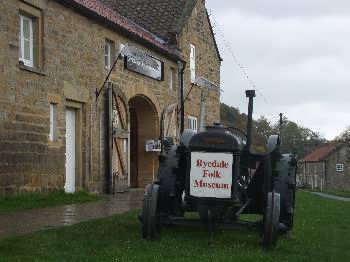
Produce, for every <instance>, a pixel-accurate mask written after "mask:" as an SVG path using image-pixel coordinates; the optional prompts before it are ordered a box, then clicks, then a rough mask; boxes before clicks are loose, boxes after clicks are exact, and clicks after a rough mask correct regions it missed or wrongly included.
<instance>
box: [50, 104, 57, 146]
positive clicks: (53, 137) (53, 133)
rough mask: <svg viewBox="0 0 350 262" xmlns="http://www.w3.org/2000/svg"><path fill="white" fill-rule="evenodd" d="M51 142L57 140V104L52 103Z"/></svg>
mask: <svg viewBox="0 0 350 262" xmlns="http://www.w3.org/2000/svg"><path fill="white" fill-rule="evenodd" d="M49 138H50V141H51V142H55V141H57V104H55V103H50V134H49Z"/></svg>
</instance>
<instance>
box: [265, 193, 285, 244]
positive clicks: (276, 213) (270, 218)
mask: <svg viewBox="0 0 350 262" xmlns="http://www.w3.org/2000/svg"><path fill="white" fill-rule="evenodd" d="M280 201H281V200H280V194H278V193H276V192H269V193H268V195H267V202H266V208H265V213H264V223H263V246H264V247H266V248H269V247H273V246H275V245H276V242H277V238H278V230H279V217H280V205H281V204H280Z"/></svg>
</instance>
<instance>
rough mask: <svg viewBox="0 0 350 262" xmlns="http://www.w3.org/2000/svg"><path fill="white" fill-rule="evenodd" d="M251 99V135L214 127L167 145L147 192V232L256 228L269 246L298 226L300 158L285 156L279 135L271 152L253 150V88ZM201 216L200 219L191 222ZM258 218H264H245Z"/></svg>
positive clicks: (144, 212)
mask: <svg viewBox="0 0 350 262" xmlns="http://www.w3.org/2000/svg"><path fill="white" fill-rule="evenodd" d="M246 96H247V97H248V98H249V106H248V124H247V135H245V134H244V132H239V131H237V130H235V129H232V128H231V129H230V128H224V127H223V126H222V125H220V124H214V125H213V126H209V127H207V128H206V131H204V132H199V133H194V132H193V131H190V130H184V132H183V133H182V135H181V140H180V144H179V145H175V144H173V143H172V142H171V141H168V140H166V139H165V140H164V141H163V145H162V147H163V150H162V153H161V154H160V157H159V166H160V167H159V172H158V179H157V180H156V181H155V182H154V183H152V184H151V185H148V186H147V187H146V190H145V196H144V202H143V210H142V214H141V215H140V220H141V222H142V234H143V237H144V238H146V239H155V238H157V237H158V236H159V234H160V228H161V227H162V225H193V226H195V225H202V226H204V227H207V228H208V230H209V232H210V236H211V237H210V238H211V239H212V236H213V232H214V231H215V229H229V228H237V227H241V226H244V227H250V228H256V229H257V230H259V232H260V233H261V235H262V243H263V245H264V246H265V247H271V246H274V245H275V244H276V240H277V238H278V235H279V234H280V233H282V232H287V231H289V230H291V229H292V227H293V216H294V206H295V185H296V163H297V161H296V159H295V157H294V156H293V155H291V154H281V153H280V150H279V148H280V143H281V140H280V136H279V135H273V136H271V137H270V138H269V140H268V142H267V153H265V154H253V153H251V151H250V146H251V130H252V114H253V98H254V97H255V91H254V90H247V91H246ZM186 212H197V213H198V215H199V216H198V217H199V219H188V218H187V219H186V217H185V213H186ZM241 214H258V215H261V220H259V221H257V222H248V221H243V220H240V216H241Z"/></svg>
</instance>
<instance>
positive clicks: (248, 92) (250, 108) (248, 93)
mask: <svg viewBox="0 0 350 262" xmlns="http://www.w3.org/2000/svg"><path fill="white" fill-rule="evenodd" d="M245 94H246V97H247V98H249V104H248V122H247V144H246V146H245V148H246V150H248V151H250V146H251V144H252V127H253V104H254V97H255V90H246V91H245Z"/></svg>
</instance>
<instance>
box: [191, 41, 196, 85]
mask: <svg viewBox="0 0 350 262" xmlns="http://www.w3.org/2000/svg"><path fill="white" fill-rule="evenodd" d="M190 71H191V83H194V82H195V81H196V47H195V46H194V45H192V44H191V53H190Z"/></svg>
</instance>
